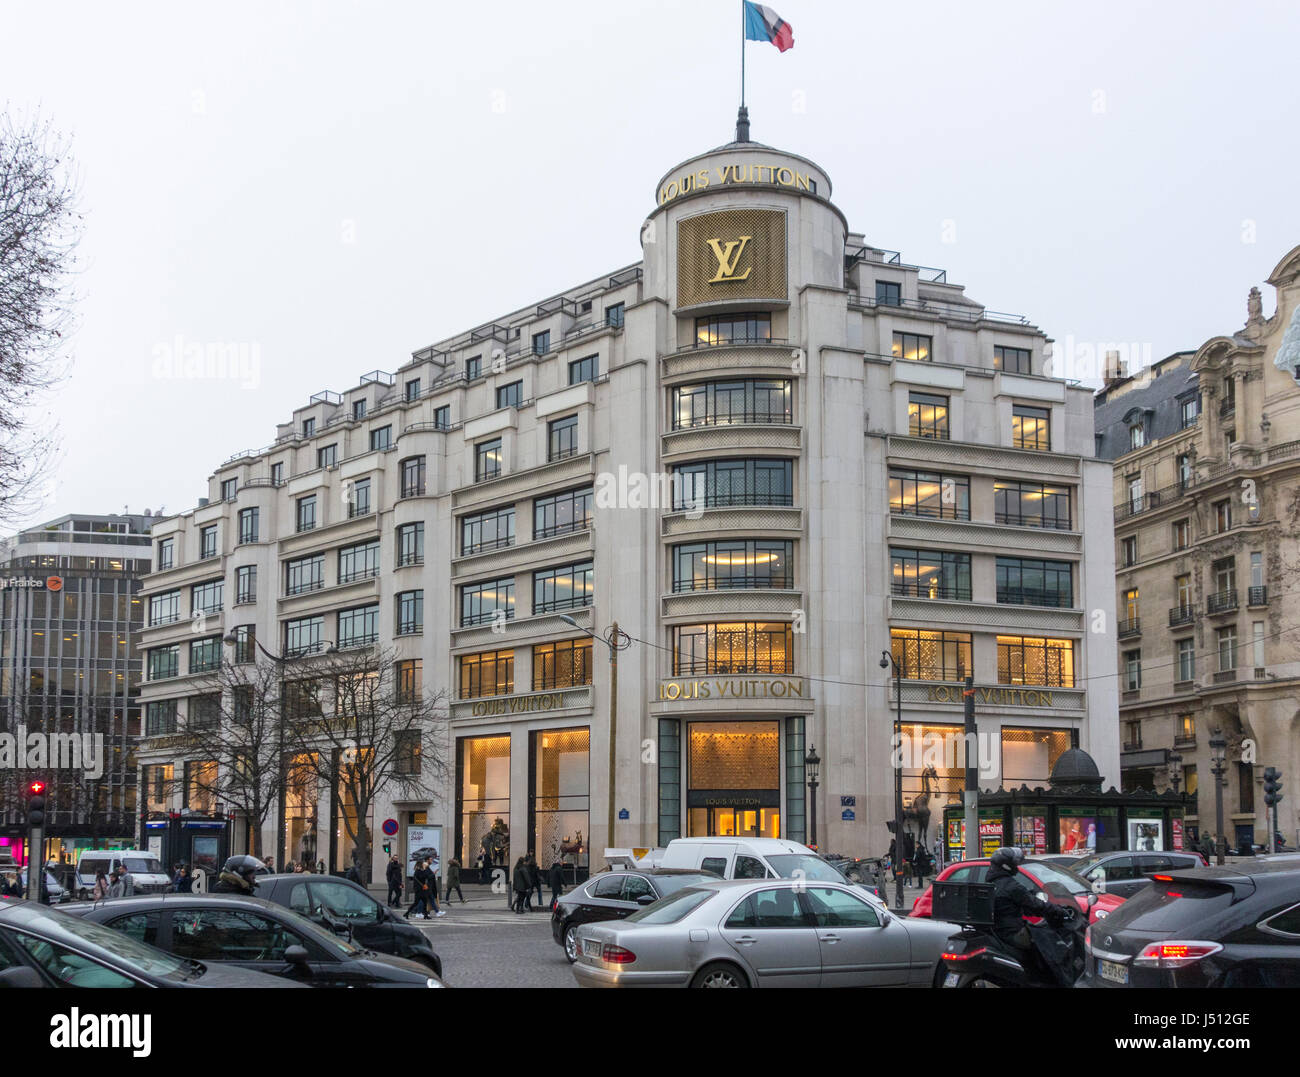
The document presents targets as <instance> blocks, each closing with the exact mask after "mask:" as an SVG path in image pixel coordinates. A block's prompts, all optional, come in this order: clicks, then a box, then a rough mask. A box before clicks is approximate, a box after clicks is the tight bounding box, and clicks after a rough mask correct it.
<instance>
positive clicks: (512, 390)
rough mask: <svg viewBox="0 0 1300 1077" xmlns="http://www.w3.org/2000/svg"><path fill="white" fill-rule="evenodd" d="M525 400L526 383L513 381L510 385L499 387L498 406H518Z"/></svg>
mask: <svg viewBox="0 0 1300 1077" xmlns="http://www.w3.org/2000/svg"><path fill="white" fill-rule="evenodd" d="M523 400H524V383H523V382H522V381H512V382H511V383H510V384H509V385H500V386H498V387H497V407H498V408H517V407H519V405H520V404H522V403H523Z"/></svg>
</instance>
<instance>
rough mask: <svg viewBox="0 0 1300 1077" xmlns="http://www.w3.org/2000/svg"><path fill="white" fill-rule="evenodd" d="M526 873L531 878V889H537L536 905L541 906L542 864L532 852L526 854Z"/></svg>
mask: <svg viewBox="0 0 1300 1077" xmlns="http://www.w3.org/2000/svg"><path fill="white" fill-rule="evenodd" d="M528 874H529V875H530V876H531V877H532V880H533V889H534V890H536V891H537V907H538V908H539V909H540V908H541V907H542V866H541V865H540V864H539V863H538V862H537V857H536V856H535V855H534V854H533V853H531V852H530V853H529V854H528Z"/></svg>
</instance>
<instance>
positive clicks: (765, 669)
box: [673, 658, 794, 677]
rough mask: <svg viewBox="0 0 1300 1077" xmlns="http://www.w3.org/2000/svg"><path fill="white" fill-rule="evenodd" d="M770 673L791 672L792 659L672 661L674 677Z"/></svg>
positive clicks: (792, 670)
mask: <svg viewBox="0 0 1300 1077" xmlns="http://www.w3.org/2000/svg"><path fill="white" fill-rule="evenodd" d="M772 673H779V674H793V673H794V663H793V661H788V660H783V659H771V658H769V659H766V660H765V659H762V658H753V659H749V660H748V661H739V662H720V661H718V660H717V659H711V658H701V659H699V660H697V661H682V660H681V659H678V660H677V661H676V662H674V663H673V676H674V677H698V676H710V677H714V676H716V677H744V676H754V675H758V674H772Z"/></svg>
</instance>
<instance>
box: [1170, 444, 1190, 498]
mask: <svg viewBox="0 0 1300 1077" xmlns="http://www.w3.org/2000/svg"><path fill="white" fill-rule="evenodd" d="M1174 470H1175V472H1176V473H1177V475H1178V490H1179V492H1180V493H1181V492H1182V491H1184V490H1186V489H1187V487H1189V486H1191V485H1192V456H1191V453H1179V454H1178V455H1177V456H1176V457H1174Z"/></svg>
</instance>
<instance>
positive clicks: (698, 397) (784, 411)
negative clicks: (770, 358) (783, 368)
mask: <svg viewBox="0 0 1300 1077" xmlns="http://www.w3.org/2000/svg"><path fill="white" fill-rule="evenodd" d="M790 386H791V383H790V381H789V380H788V379H785V378H740V379H737V380H734V381H711V382H700V383H698V384H695V385H679V386H676V387H674V389H673V391H672V413H673V429H674V430H685V429H689V428H691V427H696V426H732V425H734V424H736V423H789V422H792V421H793V413H792V410H791V404H790Z"/></svg>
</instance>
